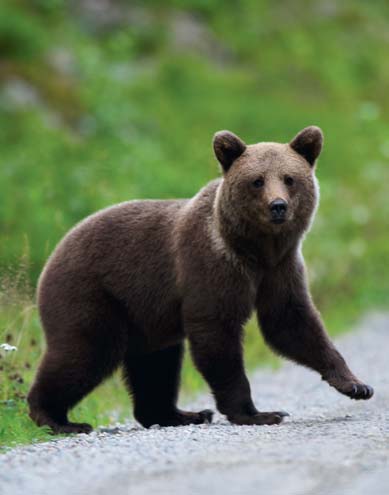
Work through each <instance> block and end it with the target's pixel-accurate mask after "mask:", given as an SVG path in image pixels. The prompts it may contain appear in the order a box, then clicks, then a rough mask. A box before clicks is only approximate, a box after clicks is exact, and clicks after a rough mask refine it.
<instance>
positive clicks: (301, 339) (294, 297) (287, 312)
mask: <svg viewBox="0 0 389 495" xmlns="http://www.w3.org/2000/svg"><path fill="white" fill-rule="evenodd" d="M257 311H258V319H259V322H260V326H261V330H262V333H263V335H264V338H265V340H266V342H267V343H268V344H269V345H270V346H271V347H272V348H273V349H274V350H275V351H276V352H278V353H279V354H281V355H283V356H285V357H286V358H289V359H292V360H293V361H295V362H297V363H299V364H302V365H304V366H307V367H309V368H312V369H313V370H315V371H317V372H318V373H320V375H321V376H322V379H323V380H325V381H327V382H328V383H329V385H331V386H332V387H334V388H335V389H336V390H338V392H340V393H342V394H344V395H347V396H348V397H350V398H351V399H370V397H372V396H373V393H374V390H373V388H372V387H370V386H369V385H365V384H364V383H363V382H361V381H360V380H358V378H356V376H355V375H354V374H353V373H352V372H351V370H350V369H349V367H348V366H347V364H346V361H345V360H344V358H343V357H342V355H341V354H340V353H339V351H338V350H337V349H336V347H335V346H334V344H333V343H332V342H331V340H330V339H329V337H328V335H327V332H326V331H325V328H324V325H323V323H322V321H321V319H320V316H319V313H318V311H317V310H316V308H315V307H314V305H313V303H312V301H311V298H310V295H309V291H308V288H307V283H306V277H305V270H304V264H303V261H302V257H301V256H300V255H299V254H298V253H295V255H294V256H291V257H289V258H287V259H285V260H284V263H283V264H282V265H280V266H279V267H277V268H275V269H274V270H273V271H272V272H271V273H269V274H268V275H266V276H265V277H264V278H263V281H262V284H261V287H260V290H259V292H258V300H257Z"/></svg>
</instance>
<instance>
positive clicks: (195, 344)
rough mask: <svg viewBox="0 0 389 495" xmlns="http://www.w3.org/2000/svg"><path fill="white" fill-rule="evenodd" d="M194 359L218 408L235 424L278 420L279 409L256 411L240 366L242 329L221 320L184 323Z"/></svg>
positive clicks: (273, 422)
mask: <svg viewBox="0 0 389 495" xmlns="http://www.w3.org/2000/svg"><path fill="white" fill-rule="evenodd" d="M185 330H186V333H187V334H188V336H189V340H190V344H191V352H192V355H193V359H194V362H195V364H196V366H197V368H198V369H199V371H200V372H201V373H202V375H203V376H204V378H205V379H206V381H207V382H208V384H209V386H210V388H211V390H212V393H213V395H214V396H215V399H216V404H217V407H218V409H219V411H220V412H221V413H222V414H225V415H226V416H227V418H228V419H229V421H231V423H234V424H238V425H265V424H266V425H272V424H279V423H281V422H282V420H283V417H284V416H287V415H288V414H287V413H285V412H283V411H273V412H258V411H257V409H256V408H255V406H254V403H253V401H252V399H251V392H250V385H249V382H248V379H247V377H246V374H245V371H244V365H243V351H242V345H241V333H242V330H241V328H239V326H238V325H236V326H235V327H234V324H232V323H231V322H230V323H225V324H224V325H223V324H222V323H221V322H213V323H210V322H204V323H195V324H194V323H190V322H187V324H186V326H185Z"/></svg>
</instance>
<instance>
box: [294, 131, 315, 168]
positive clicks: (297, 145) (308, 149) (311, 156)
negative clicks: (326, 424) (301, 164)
mask: <svg viewBox="0 0 389 495" xmlns="http://www.w3.org/2000/svg"><path fill="white" fill-rule="evenodd" d="M289 146H290V147H291V148H292V149H294V151H296V152H297V153H298V154H299V155H301V156H303V157H304V158H305V159H306V160H307V162H308V163H309V164H310V165H311V166H313V165H314V163H315V160H316V158H317V157H318V156H319V155H320V151H321V148H322V146H323V132H322V130H321V129H320V128H319V127H316V126H314V125H311V126H309V127H306V128H305V129H303V130H302V131H300V132H299V133H298V134H297V136H296V137H294V138H293V139H292V141H291V142H290V143H289Z"/></svg>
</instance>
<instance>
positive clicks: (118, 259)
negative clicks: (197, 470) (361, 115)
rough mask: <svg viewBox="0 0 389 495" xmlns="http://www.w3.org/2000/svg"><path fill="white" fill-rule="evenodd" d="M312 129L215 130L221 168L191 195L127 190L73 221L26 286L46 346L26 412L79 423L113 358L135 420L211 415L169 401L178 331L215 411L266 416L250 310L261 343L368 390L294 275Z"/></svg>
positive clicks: (42, 420) (313, 202)
mask: <svg viewBox="0 0 389 495" xmlns="http://www.w3.org/2000/svg"><path fill="white" fill-rule="evenodd" d="M322 142H323V135H322V132H321V130H320V129H319V128H318V127H314V126H311V127H307V128H306V129H304V130H302V131H301V132H300V133H299V134H297V136H296V137H295V138H294V139H293V140H292V141H291V142H290V143H288V144H280V143H269V142H268V143H258V144H254V145H249V146H247V145H246V144H245V143H244V142H243V141H242V140H241V139H240V138H239V137H237V136H236V135H234V134H233V133H231V132H228V131H221V132H218V133H216V134H215V136H214V140H213V146H214V151H215V154H216V157H217V159H218V161H219V162H220V164H221V167H222V172H223V177H222V178H221V179H217V180H214V181H212V182H210V183H209V184H208V185H206V186H205V187H204V188H203V189H201V190H200V192H199V193H198V194H197V195H196V196H194V198H192V199H190V200H187V199H179V200H167V201H158V200H157V201H129V202H124V203H121V204H118V205H115V206H112V207H110V208H107V209H104V210H102V211H99V212H97V213H96V214H94V215H92V216H90V217H88V218H87V219H86V220H84V221H82V222H81V223H79V224H78V225H77V226H76V227H74V228H73V229H72V230H71V231H70V232H69V233H68V234H67V235H66V236H65V238H64V239H63V240H62V241H61V242H60V243H59V245H58V246H57V248H56V249H55V251H54V253H53V254H52V256H51V257H50V259H49V261H48V263H47V265H46V267H45V269H44V270H43V273H42V275H41V278H40V281H39V286H38V305H39V311H40V317H41V321H42V325H43V328H44V330H45V334H46V339H47V351H46V353H45V355H44V357H43V360H42V363H41V365H40V367H39V370H38V373H37V377H36V380H35V383H34V385H33V387H32V389H31V391H30V393H29V396H28V401H29V405H30V416H31V418H32V419H33V420H34V421H35V422H36V423H37V424H38V425H48V426H49V427H51V429H52V430H53V431H54V432H55V433H68V432H89V431H91V426H90V425H88V424H75V423H70V422H69V421H68V418H67V413H68V411H69V409H70V408H72V407H73V406H74V405H75V404H76V403H77V402H79V401H80V400H81V399H82V398H83V397H84V396H85V395H86V394H88V393H89V392H90V391H91V390H93V389H94V388H95V387H96V386H97V385H98V384H99V383H100V382H101V381H102V380H104V379H105V378H106V377H108V376H109V375H110V374H111V373H112V372H113V371H114V370H115V369H116V368H117V367H119V366H121V367H122V368H123V370H124V379H125V383H126V385H127V387H128V390H129V392H130V393H131V394H132V395H133V399H134V415H135V418H136V419H137V420H138V421H139V422H140V423H141V424H142V425H144V426H145V427H149V426H151V425H153V424H159V425H161V426H178V425H186V424H189V423H195V424H199V423H203V422H209V421H211V420H212V411H209V410H205V411H200V412H186V411H182V410H180V409H178V408H177V395H178V387H179V376H180V368H181V361H182V355H183V341H184V339H185V338H187V339H188V340H189V344H190V349H191V353H192V356H193V360H194V363H195V365H196V367H197V368H198V370H199V371H200V373H201V374H202V375H203V376H204V378H205V380H206V381H207V382H208V385H209V386H210V388H211V390H212V393H213V395H214V397H215V400H216V404H217V408H218V410H219V411H220V412H221V413H222V414H225V415H226V416H227V418H228V419H229V421H231V422H232V423H235V424H239V425H263V424H278V423H280V422H281V421H282V419H283V416H285V415H286V413H284V412H282V411H275V412H259V411H258V410H257V409H256V407H255V405H254V403H253V401H252V399H251V395H250V386H249V382H248V380H247V377H246V373H245V369H244V364H243V354H242V332H243V326H244V324H245V322H246V321H247V320H248V318H249V317H250V315H251V313H252V312H253V311H254V310H255V311H256V312H257V315H258V320H259V323H260V328H261V330H262V332H263V335H264V337H265V340H266V342H267V343H268V344H269V345H270V346H271V347H272V348H273V349H274V350H275V351H276V352H278V353H279V354H281V355H283V356H285V357H287V358H289V359H292V360H294V361H295V362H297V363H300V364H302V365H304V366H308V367H309V368H312V369H314V370H316V371H317V372H318V373H319V374H320V375H321V376H322V378H323V380H326V381H327V382H328V383H329V384H330V385H331V386H333V387H335V388H336V389H337V390H338V391H339V392H341V393H342V394H345V395H347V396H349V397H351V398H353V399H369V398H370V397H371V396H372V395H373V389H372V388H371V387H370V386H368V385H364V384H363V383H362V382H361V381H360V380H358V379H357V378H356V377H355V376H354V375H353V374H352V372H351V371H350V370H349V368H348V366H347V364H346V362H345V360H344V359H343V357H342V356H341V355H340V354H339V352H338V351H337V350H336V348H335V347H334V345H333V344H332V342H331V341H330V340H329V338H328V336H327V333H326V331H325V329H324V327H323V323H322V322H321V320H320V316H319V314H318V312H317V310H316V309H315V307H314V305H313V303H312V300H311V297H310V295H309V291H308V288H307V282H306V275H305V268H304V260H303V257H302V254H301V244H302V240H303V237H304V234H305V233H306V232H307V230H308V229H309V226H310V224H311V221H312V217H313V214H314V212H315V209H316V206H317V202H318V186H317V181H316V178H315V162H316V159H317V157H318V155H319V153H320V151H321V148H322Z"/></svg>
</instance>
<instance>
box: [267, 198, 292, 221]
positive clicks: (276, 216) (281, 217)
mask: <svg viewBox="0 0 389 495" xmlns="http://www.w3.org/2000/svg"><path fill="white" fill-rule="evenodd" d="M269 209H270V213H271V220H272V222H273V223H282V222H285V215H286V211H287V209H288V203H287V202H286V201H285V200H283V199H280V198H278V199H275V200H274V201H272V202H271V203H270V205H269Z"/></svg>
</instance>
